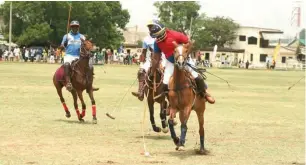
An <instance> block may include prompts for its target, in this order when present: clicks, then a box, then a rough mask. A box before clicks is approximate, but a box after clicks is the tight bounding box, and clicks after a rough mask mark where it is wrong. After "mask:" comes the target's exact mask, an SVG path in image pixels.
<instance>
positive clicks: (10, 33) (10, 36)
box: [9, 2, 12, 52]
mask: <svg viewBox="0 0 306 165" xmlns="http://www.w3.org/2000/svg"><path fill="white" fill-rule="evenodd" d="M11 44H12V2H11V5H10V32H9V52H11Z"/></svg>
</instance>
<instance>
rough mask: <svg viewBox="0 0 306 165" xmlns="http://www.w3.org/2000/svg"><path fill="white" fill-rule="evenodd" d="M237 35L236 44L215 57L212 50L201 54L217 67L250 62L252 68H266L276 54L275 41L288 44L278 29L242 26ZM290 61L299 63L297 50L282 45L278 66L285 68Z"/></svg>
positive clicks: (209, 49)
mask: <svg viewBox="0 0 306 165" xmlns="http://www.w3.org/2000/svg"><path fill="white" fill-rule="evenodd" d="M236 34H237V38H236V40H235V41H234V43H233V44H232V45H228V46H226V48H220V49H218V51H217V54H216V56H215V57H212V48H208V49H204V50H201V54H205V55H206V59H207V60H209V61H210V62H211V63H212V64H213V65H215V66H219V65H222V64H225V63H227V64H228V63H229V64H230V65H237V63H238V62H239V61H242V62H244V63H245V62H247V61H249V62H250V64H251V67H252V66H253V67H260V68H261V67H265V66H266V64H267V60H268V59H271V58H272V56H273V54H274V50H275V46H276V44H275V40H278V41H282V40H280V39H283V41H286V42H288V40H284V38H283V32H282V31H281V30H278V29H269V28H259V27H249V26H241V27H240V28H239V29H238V30H237V31H236ZM270 41H271V43H270ZM273 41H274V43H273ZM207 56H208V57H207ZM288 60H289V61H290V63H298V61H297V60H296V55H295V50H292V49H290V48H287V46H286V43H283V44H282V43H281V48H280V50H279V55H278V56H277V58H276V66H279V67H283V65H286V64H287V62H288ZM269 62H271V61H269Z"/></svg>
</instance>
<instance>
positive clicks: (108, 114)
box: [106, 78, 138, 120]
mask: <svg viewBox="0 0 306 165" xmlns="http://www.w3.org/2000/svg"><path fill="white" fill-rule="evenodd" d="M137 80H138V78H136V79H135V80H134V82H133V83H132V84H131V86H130V87H129V89H128V90H127V91H126V92H125V94H124V96H123V97H122V98H121V100H120V102H119V104H117V105H116V107H115V109H114V110H113V111H112V113H113V112H114V111H115V110H116V109H118V107H119V105H121V103H122V101H123V99H124V98H125V96H126V94H127V93H128V92H129V91H130V89H131V88H132V87H133V85H134V84H135V82H136V81H137ZM106 116H107V117H109V118H111V119H113V120H115V117H114V116H112V115H111V114H110V113H108V112H107V113H106Z"/></svg>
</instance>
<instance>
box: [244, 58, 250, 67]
mask: <svg viewBox="0 0 306 165" xmlns="http://www.w3.org/2000/svg"><path fill="white" fill-rule="evenodd" d="M249 65H250V63H249V60H248V61H247V62H246V63H245V68H246V69H249Z"/></svg>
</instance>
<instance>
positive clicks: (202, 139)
mask: <svg viewBox="0 0 306 165" xmlns="http://www.w3.org/2000/svg"><path fill="white" fill-rule="evenodd" d="M200 145H201V148H200V149H204V136H200Z"/></svg>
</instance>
